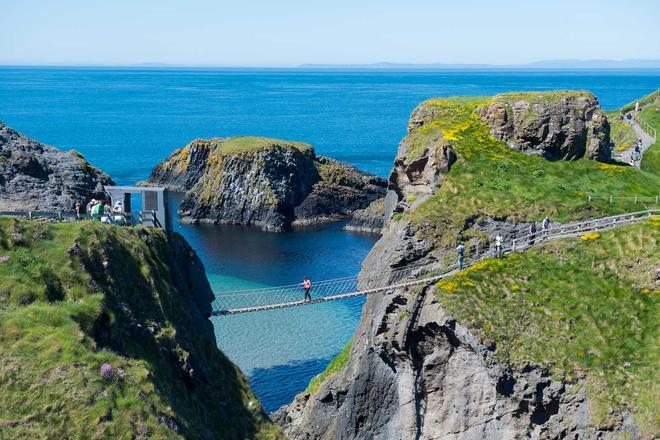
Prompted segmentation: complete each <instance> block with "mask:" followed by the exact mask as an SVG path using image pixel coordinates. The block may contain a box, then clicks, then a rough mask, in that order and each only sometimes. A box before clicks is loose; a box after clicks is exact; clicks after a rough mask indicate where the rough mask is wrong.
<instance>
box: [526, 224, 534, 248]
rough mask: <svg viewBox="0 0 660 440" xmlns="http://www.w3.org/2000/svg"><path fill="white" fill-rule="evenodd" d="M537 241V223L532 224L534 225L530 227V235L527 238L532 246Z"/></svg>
mask: <svg viewBox="0 0 660 440" xmlns="http://www.w3.org/2000/svg"><path fill="white" fill-rule="evenodd" d="M535 240H536V222H532V225H531V226H530V227H529V235H528V236H527V242H528V243H529V244H530V246H531V245H533V244H534V241H535Z"/></svg>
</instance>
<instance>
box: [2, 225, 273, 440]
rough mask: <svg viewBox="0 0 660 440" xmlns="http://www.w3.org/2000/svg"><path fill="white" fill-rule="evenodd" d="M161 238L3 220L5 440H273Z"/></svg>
mask: <svg viewBox="0 0 660 440" xmlns="http://www.w3.org/2000/svg"><path fill="white" fill-rule="evenodd" d="M213 298H214V297H213V293H212V291H211V289H210V286H209V284H208V281H207V279H206V276H205V274H204V268H203V266H202V263H201V261H200V260H199V258H198V257H197V255H196V254H195V252H194V251H193V250H192V249H191V248H190V246H189V245H188V244H187V243H186V242H185V240H184V239H183V238H182V237H180V236H178V235H176V234H173V235H171V236H167V235H166V234H165V233H164V232H163V231H161V230H155V229H143V228H135V229H122V228H118V227H115V226H108V225H101V224H99V223H91V222H80V223H67V224H49V223H41V222H28V221H21V220H18V219H10V218H2V217H0V359H1V361H0V392H1V394H2V399H0V437H1V438H147V437H152V438H199V439H246V438H264V439H265V438H277V437H278V435H279V434H278V433H277V429H276V428H275V427H273V426H272V424H271V423H270V421H269V420H268V419H267V417H266V416H265V415H264V413H263V411H262V409H261V405H260V404H259V402H258V400H257V399H256V397H255V396H254V394H252V392H251V391H250V389H249V386H248V382H247V380H246V378H245V377H244V376H243V375H242V373H241V372H240V371H239V369H238V368H237V367H236V366H235V365H233V364H232V363H231V362H230V361H229V360H228V359H227V358H226V357H225V356H224V355H223V354H222V353H221V352H220V351H219V350H218V349H217V345H216V341H215V337H214V333H213V328H212V325H211V323H210V321H209V320H208V319H207V318H208V316H209V314H210V311H211V306H210V303H211V301H212V300H213Z"/></svg>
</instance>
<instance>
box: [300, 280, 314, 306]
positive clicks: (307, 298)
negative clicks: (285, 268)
mask: <svg viewBox="0 0 660 440" xmlns="http://www.w3.org/2000/svg"><path fill="white" fill-rule="evenodd" d="M302 286H303V290H304V291H305V301H311V300H312V295H310V293H309V291H310V290H311V289H312V282H311V281H310V280H309V278H307V277H306V276H305V277H303V283H302Z"/></svg>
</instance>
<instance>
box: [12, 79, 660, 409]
mask: <svg viewBox="0 0 660 440" xmlns="http://www.w3.org/2000/svg"><path fill="white" fill-rule="evenodd" d="M659 87H660V70H620V71H619V70H603V71H599V70H583V71H565V70H564V71H551V70H548V71H543V70H469V71H459V70H444V71H411V70H407V71H391V70H383V71H374V70H363V71H361V70H343V71H342V70H325V71H313V70H301V69H289V70H276V69H251V70H248V69H231V70H229V69H225V70H213V69H137V68H113V69H110V68H11V67H0V120H2V121H3V122H5V123H6V124H8V125H9V126H11V127H13V128H14V129H16V130H18V131H21V132H23V133H25V134H26V135H28V136H30V137H33V138H35V139H37V140H39V141H41V142H44V143H47V144H50V145H54V146H56V147H60V148H63V149H75V150H77V151H79V152H81V153H83V154H84V155H85V157H86V158H87V159H88V160H89V161H91V162H92V163H93V164H94V165H96V166H98V167H99V168H101V169H103V170H104V171H106V172H107V173H108V174H110V175H111V176H112V177H113V178H114V179H115V181H117V182H118V183H120V184H129V183H135V182H137V181H140V180H143V179H144V178H146V177H147V176H148V174H149V172H150V170H151V168H152V167H153V166H154V165H155V164H156V163H157V162H159V161H161V160H163V159H164V158H165V157H167V156H168V155H169V153H170V152H172V151H173V150H174V149H176V148H179V147H181V146H183V145H185V144H186V143H188V142H190V141H191V140H192V139H195V138H200V137H213V136H221V137H224V136H233V135H258V136H269V137H275V138H282V139H288V140H299V141H305V142H308V143H310V144H312V145H314V147H315V148H316V151H317V153H320V154H323V155H328V156H332V157H335V158H337V159H339V160H343V161H347V162H351V163H353V164H354V165H356V166H358V167H359V168H362V169H364V170H367V171H371V172H373V173H376V174H379V175H381V176H383V177H385V176H387V174H388V173H389V171H390V167H391V165H392V161H393V159H394V155H395V154H396V149H397V144H398V142H399V140H400V139H401V138H402V137H403V136H404V134H405V129H406V124H407V120H408V116H409V115H410V112H411V111H412V110H413V108H414V107H415V106H416V105H417V104H418V103H420V102H421V101H423V100H425V99H428V98H431V97H434V96H451V95H472V96H476V95H493V94H496V93H501V92H507V91H517V90H521V91H523V90H524V91H541V90H552V89H580V90H590V91H592V92H593V93H594V94H595V95H596V96H597V97H598V99H599V100H600V103H601V105H602V106H603V107H604V108H605V109H614V108H618V107H620V106H622V105H623V104H626V103H628V102H630V101H633V100H634V99H636V98H637V97H640V96H642V95H644V94H647V93H650V92H652V91H654V90H656V89H657V88H659ZM176 230H177V231H179V232H181V233H182V234H183V235H184V236H185V237H186V238H187V239H188V241H189V242H190V243H191V245H192V246H193V247H194V248H195V249H196V250H197V251H198V253H199V255H200V256H201V258H202V260H203V261H204V264H205V266H206V270H207V274H208V277H209V279H210V281H211V283H212V285H213V287H214V289H215V290H216V291H217V292H222V291H225V290H230V289H233V288H244V287H250V286H273V285H280V284H291V283H295V282H298V281H300V278H301V277H302V275H303V274H308V275H310V277H311V278H312V279H313V280H321V279H327V278H335V277H339V276H345V275H352V274H354V273H356V272H357V271H358V270H359V267H360V262H361V261H362V259H363V258H364V257H365V256H366V254H367V253H368V252H369V249H370V248H371V246H372V245H373V243H374V242H375V240H376V237H374V236H370V235H365V234H356V233H348V232H344V231H342V229H341V225H340V224H333V225H329V226H325V227H322V228H312V229H305V230H300V231H295V232H289V233H285V234H271V233H264V232H259V231H256V230H253V229H246V228H238V227H219V226H210V225H205V226H181V225H177V226H176ZM362 304H363V300H361V299H354V300H350V301H345V302H336V303H327V304H321V305H314V306H309V307H302V308H297V309H289V310H277V311H271V312H261V313H255V314H249V315H242V316H235V317H221V318H213V324H214V326H215V329H216V336H217V340H218V345H219V347H221V348H222V349H223V350H224V351H225V352H226V353H227V355H228V356H229V357H230V358H231V359H232V360H233V361H234V362H236V363H237V364H238V365H239V366H240V367H241V368H242V369H243V371H244V372H245V373H246V374H247V375H248V377H249V378H250V381H251V383H252V386H253V389H254V390H255V392H256V393H257V395H258V396H259V397H260V399H261V401H262V403H263V404H264V407H265V408H266V410H267V411H269V412H270V411H273V410H275V409H277V408H278V407H279V406H281V405H283V404H285V403H288V402H290V401H291V400H292V399H293V397H294V396H295V394H296V393H298V392H300V391H301V390H303V389H304V388H305V387H306V386H307V383H308V382H309V380H310V379H311V378H312V377H313V376H314V375H316V374H318V373H319V372H320V371H322V370H323V369H324V368H325V366H326V365H327V363H328V362H329V361H330V360H331V359H332V358H333V357H334V356H335V355H336V354H337V353H338V352H339V350H340V349H341V348H342V347H343V346H344V344H345V343H346V342H347V341H348V340H349V339H350V338H351V336H352V334H353V331H354V330H355V327H356V325H357V323H358V322H359V318H360V311H361V307H362Z"/></svg>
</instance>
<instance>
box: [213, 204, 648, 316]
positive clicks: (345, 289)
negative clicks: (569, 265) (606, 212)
mask: <svg viewBox="0 0 660 440" xmlns="http://www.w3.org/2000/svg"><path fill="white" fill-rule="evenodd" d="M656 215H660V210H658V209H649V210H646V211H639V212H632V213H628V214H622V215H615V216H609V217H603V218H598V219H590V220H585V221H580V222H573V223H567V224H563V225H559V226H557V227H556V228H550V229H549V230H547V231H538V232H537V233H535V234H534V236H533V237H530V236H529V234H521V235H520V236H518V237H515V238H514V239H513V240H510V241H509V242H507V243H504V246H503V249H502V251H503V253H509V252H516V251H520V250H523V249H526V248H529V247H532V246H536V245H538V244H540V243H543V242H545V241H547V240H559V239H562V238H568V237H576V236H580V235H583V234H586V233H588V232H594V231H601V230H604V229H610V228H615V227H619V226H623V225H628V224H631V223H636V222H639V221H641V220H644V219H647V218H649V217H652V216H656ZM494 256H495V249H494V247H493V246H490V247H488V248H486V249H483V250H481V252H480V251H479V250H478V249H475V250H474V251H473V252H472V253H470V254H467V255H465V262H464V269H466V268H468V267H470V266H472V265H474V264H475V263H477V262H479V261H481V260H484V259H486V258H492V257H494ZM458 272H459V269H458V268H457V264H456V263H452V264H443V263H440V262H439V263H435V264H430V265H429V264H427V265H424V266H407V267H403V268H400V269H396V270H389V269H387V268H386V269H384V270H382V271H380V272H366V273H363V274H362V275H361V277H360V282H359V283H358V276H357V275H356V276H352V277H345V278H338V279H334V280H325V281H321V282H317V283H314V284H313V287H312V290H311V294H312V298H313V299H312V300H311V301H305V300H304V299H301V298H302V295H303V290H302V285H301V284H292V285H289V286H279V287H271V288H263V289H250V290H240V291H232V292H218V293H217V294H216V300H215V301H214V302H213V304H212V307H213V312H212V315H214V316H222V315H236V314H240V313H252V312H258V311H264V310H274V309H281V308H285V307H297V306H303V305H309V304H318V303H322V302H328V301H337V300H341V299H346V298H354V297H357V296H364V295H370V294H374V293H381V292H386V291H392V290H394V289H399V288H405V287H413V286H417V285H421V284H426V283H432V282H435V281H439V280H441V279H443V278H446V277H449V276H452V275H454V274H456V273H458Z"/></svg>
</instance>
